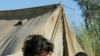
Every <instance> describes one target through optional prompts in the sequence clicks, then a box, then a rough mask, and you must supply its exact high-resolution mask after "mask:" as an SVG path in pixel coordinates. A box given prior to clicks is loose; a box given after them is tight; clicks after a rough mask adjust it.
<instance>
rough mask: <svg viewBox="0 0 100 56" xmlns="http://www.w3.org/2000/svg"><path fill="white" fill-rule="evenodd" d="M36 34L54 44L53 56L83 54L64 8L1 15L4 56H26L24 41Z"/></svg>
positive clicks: (0, 39) (1, 52)
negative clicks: (23, 49) (23, 47)
mask: <svg viewBox="0 0 100 56" xmlns="http://www.w3.org/2000/svg"><path fill="white" fill-rule="evenodd" d="M32 34H41V35H43V36H45V37H46V38H47V39H48V40H51V41H52V42H53V43H54V46H55V47H54V53H53V54H52V56H75V54H76V53H77V52H83V50H82V48H81V47H80V45H79V44H78V42H77V41H76V39H75V36H74V34H73V32H72V30H71V28H70V25H69V24H68V21H67V20H66V17H65V14H64V11H63V7H62V6H61V5H58V4H54V5H48V6H41V7H35V8H26V9H19V10H9V11H0V56H6V55H13V56H23V54H22V46H23V42H24V39H25V37H27V36H28V35H32Z"/></svg>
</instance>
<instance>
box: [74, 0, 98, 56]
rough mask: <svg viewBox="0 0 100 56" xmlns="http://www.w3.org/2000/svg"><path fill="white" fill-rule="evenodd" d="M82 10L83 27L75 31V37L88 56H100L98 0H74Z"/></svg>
mask: <svg viewBox="0 0 100 56" xmlns="http://www.w3.org/2000/svg"><path fill="white" fill-rule="evenodd" d="M74 1H76V2H77V4H78V5H79V6H80V9H81V10H82V16H83V19H84V21H85V27H81V28H80V30H79V28H78V29H77V28H76V27H75V28H76V36H77V39H78V41H79V43H80V45H81V46H82V48H83V49H84V50H85V51H86V53H87V54H88V55H89V56H100V0H74Z"/></svg>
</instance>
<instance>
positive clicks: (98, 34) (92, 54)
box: [76, 28, 100, 56]
mask: <svg viewBox="0 0 100 56" xmlns="http://www.w3.org/2000/svg"><path fill="white" fill-rule="evenodd" d="M76 33H77V34H76V36H77V40H78V42H79V44H80V45H81V46H82V48H83V49H84V50H85V52H86V53H87V54H88V55H89V56H100V31H95V28H91V30H87V29H85V28H80V30H79V29H78V30H77V31H76Z"/></svg>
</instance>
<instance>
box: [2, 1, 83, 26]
mask: <svg viewBox="0 0 100 56" xmlns="http://www.w3.org/2000/svg"><path fill="white" fill-rule="evenodd" d="M60 1H61V4H63V5H65V6H67V7H65V6H64V7H63V8H64V11H65V14H66V17H67V19H68V21H69V23H70V24H71V26H73V25H74V26H81V25H82V24H84V20H83V18H82V16H81V13H82V12H81V10H80V8H79V6H78V4H77V3H76V2H75V1H73V0H0V11H5V10H16V9H23V8H31V7H38V6H45V5H51V4H58V3H59V2H60ZM68 7H70V8H73V9H74V10H72V9H70V8H68Z"/></svg>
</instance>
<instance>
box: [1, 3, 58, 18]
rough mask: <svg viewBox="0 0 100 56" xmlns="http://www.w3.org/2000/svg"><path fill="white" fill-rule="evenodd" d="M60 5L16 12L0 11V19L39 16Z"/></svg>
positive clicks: (17, 10)
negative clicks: (30, 15)
mask: <svg viewBox="0 0 100 56" xmlns="http://www.w3.org/2000/svg"><path fill="white" fill-rule="evenodd" d="M58 5H59V4H53V5H47V6H40V7H33V8H24V9H16V10H7V11H0V17H2V16H3V17H4V16H15V15H21V16H22V15H23V14H24V15H28V14H37V13H42V12H47V11H50V10H54V9H55V8H56V7H57V6H58Z"/></svg>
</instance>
